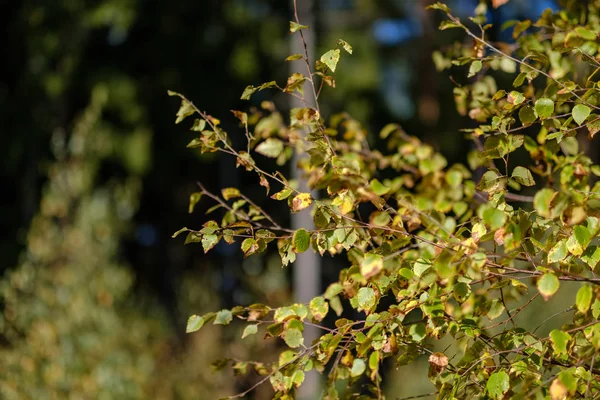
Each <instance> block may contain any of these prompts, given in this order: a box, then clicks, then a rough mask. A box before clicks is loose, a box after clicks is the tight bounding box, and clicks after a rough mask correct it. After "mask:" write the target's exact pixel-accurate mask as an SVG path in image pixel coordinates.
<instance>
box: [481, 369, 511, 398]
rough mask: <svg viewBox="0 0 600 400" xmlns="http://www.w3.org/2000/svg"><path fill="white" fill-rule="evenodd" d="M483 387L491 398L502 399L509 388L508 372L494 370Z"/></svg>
mask: <svg viewBox="0 0 600 400" xmlns="http://www.w3.org/2000/svg"><path fill="white" fill-rule="evenodd" d="M485 388H486V390H487V392H488V395H489V396H490V397H491V398H492V399H498V400H499V399H503V398H504V394H505V393H506V392H508V389H510V381H509V378H508V374H507V373H506V372H504V371H499V372H494V373H493V374H492V375H490V377H489V378H488V381H487V383H486V385H485Z"/></svg>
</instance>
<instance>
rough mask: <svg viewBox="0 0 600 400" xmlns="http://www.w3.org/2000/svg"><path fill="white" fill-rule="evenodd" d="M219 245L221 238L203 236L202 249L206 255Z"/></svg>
mask: <svg viewBox="0 0 600 400" xmlns="http://www.w3.org/2000/svg"><path fill="white" fill-rule="evenodd" d="M217 243H219V237H218V236H217V235H202V248H203V249H204V252H205V253H208V251H209V250H210V249H212V248H213V247H215V246H216V245H217Z"/></svg>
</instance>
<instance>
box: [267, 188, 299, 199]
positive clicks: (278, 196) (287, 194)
mask: <svg viewBox="0 0 600 400" xmlns="http://www.w3.org/2000/svg"><path fill="white" fill-rule="evenodd" d="M293 192H294V191H293V190H292V189H291V188H288V187H286V188H284V189H283V190H282V191H280V192H277V193H275V194H273V195H272V196H271V198H272V199H274V200H285V199H287V198H288V197H290V195H291V194H292V193H293Z"/></svg>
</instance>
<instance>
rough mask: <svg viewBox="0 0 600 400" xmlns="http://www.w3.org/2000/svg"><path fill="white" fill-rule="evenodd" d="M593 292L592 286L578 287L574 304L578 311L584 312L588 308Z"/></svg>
mask: <svg viewBox="0 0 600 400" xmlns="http://www.w3.org/2000/svg"><path fill="white" fill-rule="evenodd" d="M593 294H594V293H593V291H592V287H591V286H589V285H583V286H582V287H580V288H579V290H578V291H577V297H576V299H575V305H576V306H577V310H578V311H579V312H580V313H583V314H585V313H586V312H587V311H588V310H589V309H590V306H591V305H592V297H593Z"/></svg>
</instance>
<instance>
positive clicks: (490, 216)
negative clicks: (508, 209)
mask: <svg viewBox="0 0 600 400" xmlns="http://www.w3.org/2000/svg"><path fill="white" fill-rule="evenodd" d="M482 217H483V221H484V222H485V223H486V224H487V225H489V227H490V228H491V229H492V230H496V229H499V228H501V227H502V226H503V225H504V222H506V214H505V213H504V211H500V210H498V209H496V208H491V207H490V208H488V209H486V210H485V211H484V212H483V215H482Z"/></svg>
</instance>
